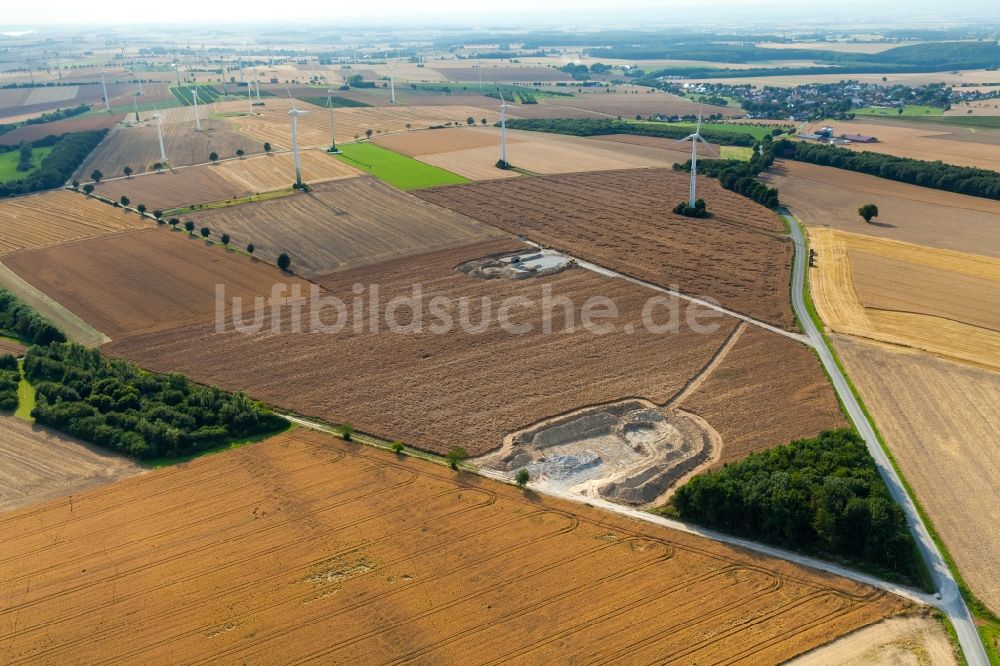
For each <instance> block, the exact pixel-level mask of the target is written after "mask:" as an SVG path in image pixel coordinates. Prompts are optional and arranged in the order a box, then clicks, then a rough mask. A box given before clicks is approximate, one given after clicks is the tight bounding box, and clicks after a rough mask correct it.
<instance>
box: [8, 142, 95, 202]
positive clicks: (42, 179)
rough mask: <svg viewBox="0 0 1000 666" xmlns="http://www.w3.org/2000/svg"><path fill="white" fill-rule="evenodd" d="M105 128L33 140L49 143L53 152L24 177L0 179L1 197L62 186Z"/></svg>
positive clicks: (47, 144) (39, 144) (38, 143)
mask: <svg viewBox="0 0 1000 666" xmlns="http://www.w3.org/2000/svg"><path fill="white" fill-rule="evenodd" d="M107 132H108V131H107V130H97V131H92V132H74V133H73V134H65V135H63V136H62V137H54V136H49V137H45V138H44V139H40V140H38V141H35V142H33V143H32V146H33V147H35V148H40V147H42V146H52V152H51V153H49V154H48V155H47V156H46V157H45V158H44V159H42V162H41V164H40V165H39V166H38V168H37V169H35V170H34V171H32V172H31V173H30V174H28V175H27V176H25V177H24V178H22V179H20V180H11V181H7V182H2V183H0V197H10V196H15V195H18V194H27V193H28V192H37V191H38V190H48V189H52V188H54V187H61V186H62V185H63V183H65V182H66V180H67V179H68V178H69V177H70V176H71V175H72V174H73V172H74V171H76V169H77V167H79V166H80V164H81V163H82V162H83V160H85V159H86V158H87V155H89V154H90V152H91V151H92V150H93V149H94V148H95V147H96V146H97V144H98V143H100V142H101V139H103V138H104V135H105V134H107Z"/></svg>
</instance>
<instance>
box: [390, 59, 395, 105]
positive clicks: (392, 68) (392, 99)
mask: <svg viewBox="0 0 1000 666" xmlns="http://www.w3.org/2000/svg"><path fill="white" fill-rule="evenodd" d="M395 70H396V64H395V63H393V64H392V65H391V66H390V67H389V101H390V103H392V104H395V103H396V71H395Z"/></svg>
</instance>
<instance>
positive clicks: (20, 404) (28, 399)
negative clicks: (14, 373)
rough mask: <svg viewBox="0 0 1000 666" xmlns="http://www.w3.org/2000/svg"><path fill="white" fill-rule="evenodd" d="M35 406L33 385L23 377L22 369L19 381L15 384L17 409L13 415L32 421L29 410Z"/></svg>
mask: <svg viewBox="0 0 1000 666" xmlns="http://www.w3.org/2000/svg"><path fill="white" fill-rule="evenodd" d="M34 408H35V387H34V386H32V385H31V384H29V383H28V380H27V379H25V378H24V371H23V370H22V371H21V381H20V383H19V384H18V385H17V410H16V411H15V412H14V416H15V417H16V418H19V419H24V420H25V421H34V420H35V419H34V418H33V417H32V416H31V410H33V409H34Z"/></svg>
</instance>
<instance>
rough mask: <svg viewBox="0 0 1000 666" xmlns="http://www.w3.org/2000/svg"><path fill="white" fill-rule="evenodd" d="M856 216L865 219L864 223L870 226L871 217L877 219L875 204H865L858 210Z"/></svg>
mask: <svg viewBox="0 0 1000 666" xmlns="http://www.w3.org/2000/svg"><path fill="white" fill-rule="evenodd" d="M858 215H860V216H861V217H863V218H865V222H867V223H869V224H871V221H872V218H873V217H878V206H876V205H875V204H865V205H864V206H862V207H861V208H859V209H858Z"/></svg>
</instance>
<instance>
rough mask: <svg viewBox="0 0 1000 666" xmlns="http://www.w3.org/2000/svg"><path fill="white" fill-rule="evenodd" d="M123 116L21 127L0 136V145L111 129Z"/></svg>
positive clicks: (97, 117)
mask: <svg viewBox="0 0 1000 666" xmlns="http://www.w3.org/2000/svg"><path fill="white" fill-rule="evenodd" d="M124 117H125V116H124V115H123V114H120V113H118V114H110V113H108V114H103V113H102V114H100V115H97V116H83V117H75V118H66V119H64V120H55V121H53V122H50V123H39V124H37V125H22V126H20V127H18V128H16V129H13V130H11V131H9V132H7V133H6V134H0V144H3V145H9V146H16V145H18V144H20V143H21V142H22V141H37V140H38V139H44V138H45V137H47V136H49V135H50V134H55V135H60V134H67V133H69V132H87V131H92V130H102V129H111V128H112V127H114V126H115V125H117V124H118V123H120V122H121V121H122V119H123V118H124Z"/></svg>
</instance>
